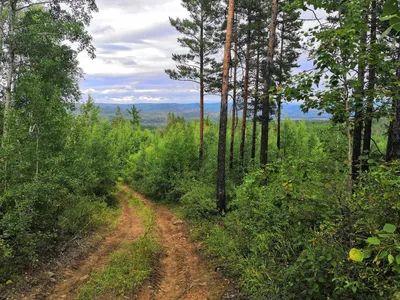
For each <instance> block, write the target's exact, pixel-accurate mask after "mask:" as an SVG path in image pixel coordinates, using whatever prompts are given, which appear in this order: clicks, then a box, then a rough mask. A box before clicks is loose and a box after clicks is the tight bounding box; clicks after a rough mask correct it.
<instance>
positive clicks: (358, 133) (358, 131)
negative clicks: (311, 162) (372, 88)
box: [351, 12, 368, 182]
mask: <svg viewBox="0 0 400 300" xmlns="http://www.w3.org/2000/svg"><path fill="white" fill-rule="evenodd" d="M364 15H365V16H364V19H365V21H366V23H367V24H368V17H367V13H366V12H364ZM366 43H367V31H365V32H363V33H362V34H361V39H360V53H361V56H363V55H364V53H365V52H366ZM365 66H366V64H365V58H363V57H360V58H359V60H358V70H357V72H358V89H357V93H356V95H355V113H354V133H353V153H352V171H351V174H352V180H353V182H354V181H355V180H356V179H357V178H358V176H359V174H360V164H361V161H360V156H361V146H362V130H363V122H362V118H363V107H364V92H365V91H364V84H365Z"/></svg>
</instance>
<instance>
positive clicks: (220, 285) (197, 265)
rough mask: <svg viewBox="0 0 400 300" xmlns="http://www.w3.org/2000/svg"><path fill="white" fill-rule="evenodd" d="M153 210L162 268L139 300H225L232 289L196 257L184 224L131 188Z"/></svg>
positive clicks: (193, 245) (194, 246) (164, 208)
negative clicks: (160, 247)
mask: <svg viewBox="0 0 400 300" xmlns="http://www.w3.org/2000/svg"><path fill="white" fill-rule="evenodd" d="M124 189H125V191H127V192H130V193H133V194H134V195H135V197H136V198H138V199H140V200H142V201H143V202H144V203H145V204H146V205H147V206H148V207H151V208H152V209H153V210H154V212H155V215H156V228H155V231H156V234H157V235H158V237H159V242H160V244H161V246H162V248H163V255H162V257H161V260H160V263H159V267H158V268H157V270H156V271H155V273H154V274H153V276H152V278H151V279H150V280H149V281H148V282H147V283H145V284H144V285H143V287H142V289H141V291H140V292H139V294H138V295H137V299H139V300H178V299H188V300H189V299H193V300H194V299H195V300H207V299H215V300H221V299H225V295H226V293H227V291H228V290H230V289H231V288H232V286H230V285H229V283H228V282H227V281H226V280H225V279H223V278H222V276H221V275H220V274H219V273H218V272H216V271H214V270H213V269H212V268H211V266H210V265H209V264H208V263H206V262H205V261H203V260H202V259H201V258H200V256H199V255H198V254H197V252H198V251H197V246H196V245H195V244H194V243H192V242H190V241H189V238H188V236H187V234H186V233H185V230H184V226H185V224H184V222H182V221H181V220H178V219H177V218H176V217H175V216H174V215H173V214H172V213H171V211H169V210H168V209H167V208H166V207H164V206H162V205H156V204H153V203H152V202H150V201H148V200H147V199H145V198H144V197H143V196H141V195H140V194H138V193H136V192H134V191H133V190H131V189H129V188H128V187H124Z"/></svg>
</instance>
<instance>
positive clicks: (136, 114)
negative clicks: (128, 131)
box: [127, 105, 141, 128]
mask: <svg viewBox="0 0 400 300" xmlns="http://www.w3.org/2000/svg"><path fill="white" fill-rule="evenodd" d="M127 111H128V114H129V115H130V116H131V119H130V120H129V121H130V122H131V124H132V126H133V128H137V127H139V126H140V120H141V117H140V110H138V109H137V108H136V106H135V105H132V108H131V109H127Z"/></svg>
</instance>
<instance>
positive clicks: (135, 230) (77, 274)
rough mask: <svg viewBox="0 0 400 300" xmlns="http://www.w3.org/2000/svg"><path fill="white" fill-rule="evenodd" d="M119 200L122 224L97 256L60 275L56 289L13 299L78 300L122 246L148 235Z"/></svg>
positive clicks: (43, 288)
mask: <svg viewBox="0 0 400 300" xmlns="http://www.w3.org/2000/svg"><path fill="white" fill-rule="evenodd" d="M118 197H119V199H121V206H122V215H121V216H120V219H119V223H118V225H117V226H116V229H115V230H113V231H111V232H110V233H108V234H107V235H106V236H105V237H104V239H103V240H102V241H101V242H100V243H99V246H98V248H97V249H96V250H95V251H94V252H92V253H90V254H89V256H88V257H87V258H86V259H84V260H78V261H75V262H74V263H73V264H71V265H69V266H68V267H66V268H65V269H64V270H63V271H61V272H60V274H57V275H56V276H55V277H56V278H57V283H56V284H55V286H41V287H37V288H36V290H34V291H33V292H31V293H29V295H28V296H24V297H21V298H14V299H29V300H39V299H40V300H42V299H52V300H60V299H66V300H70V299H71V300H72V299H75V296H76V292H77V291H78V289H79V288H80V287H81V286H83V285H84V284H85V283H86V281H87V280H88V279H89V274H90V273H91V272H92V271H94V270H98V269H101V268H102V267H104V266H105V265H106V264H107V263H108V262H109V261H110V259H111V254H112V253H113V252H114V251H115V250H117V249H118V248H119V247H120V246H121V244H122V242H124V241H134V240H136V239H139V238H140V237H141V236H142V235H143V234H144V231H145V228H144V224H143V220H142V218H140V217H139V216H137V215H136V214H135V212H134V210H133V209H132V207H131V205H129V203H128V201H127V200H126V199H125V198H124V196H123V194H122V193H118Z"/></svg>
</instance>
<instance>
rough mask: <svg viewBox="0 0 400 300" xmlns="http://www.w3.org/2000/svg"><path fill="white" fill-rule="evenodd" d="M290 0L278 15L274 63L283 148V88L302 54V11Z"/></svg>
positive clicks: (277, 111) (278, 132)
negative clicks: (290, 4) (293, 5)
mask: <svg viewBox="0 0 400 300" xmlns="http://www.w3.org/2000/svg"><path fill="white" fill-rule="evenodd" d="M289 2H290V1H285V2H284V3H283V7H282V8H281V11H280V13H279V17H278V34H277V36H278V41H277V44H278V45H277V54H276V59H275V64H274V73H275V74H274V75H275V76H274V77H275V82H276V86H277V96H276V108H277V110H276V115H277V127H278V128H277V148H278V155H280V150H281V116H282V113H281V112H282V103H283V101H284V100H285V98H284V94H283V93H282V90H283V89H284V88H285V85H286V84H287V83H288V81H289V80H290V78H291V74H292V71H293V69H294V68H297V67H299V65H298V58H299V56H300V54H301V49H302V46H301V34H300V30H301V29H302V27H303V21H302V20H301V19H300V12H299V11H298V10H294V9H292V8H290V6H289V5H287V6H286V7H285V4H289Z"/></svg>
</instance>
